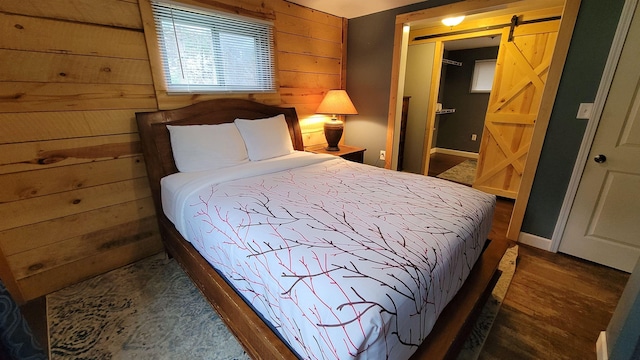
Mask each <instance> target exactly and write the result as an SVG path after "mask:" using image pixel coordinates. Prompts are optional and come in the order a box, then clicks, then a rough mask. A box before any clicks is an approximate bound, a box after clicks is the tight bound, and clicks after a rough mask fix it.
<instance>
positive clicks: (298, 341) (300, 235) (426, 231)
mask: <svg viewBox="0 0 640 360" xmlns="http://www.w3.org/2000/svg"><path fill="white" fill-rule="evenodd" d="M224 170H225V171H224V173H223V174H220V171H218V174H215V173H206V172H204V173H198V174H195V175H194V174H174V175H171V176H169V177H167V178H165V179H163V182H162V183H163V184H162V185H163V193H162V194H163V206H164V210H165V212H166V213H167V215H168V217H169V218H170V219H171V220H172V221H173V222H174V224H175V225H176V227H177V228H178V230H179V231H180V232H181V233H182V234H183V236H184V237H185V238H186V239H188V240H189V241H190V242H191V243H192V244H193V245H194V246H195V248H196V249H198V251H199V252H200V253H201V254H202V255H203V256H204V257H205V258H206V259H207V261H209V263H211V264H212V265H213V266H214V267H215V268H216V269H217V270H218V271H219V272H220V273H222V274H223V275H224V276H225V277H226V278H227V279H228V281H229V282H230V283H231V284H232V285H233V286H234V287H235V288H236V289H237V290H238V291H239V293H241V294H242V295H243V296H244V297H245V299H246V300H247V301H248V302H249V303H250V304H251V305H252V306H253V307H254V308H255V309H256V310H257V311H258V312H259V313H260V314H262V316H263V317H264V318H265V319H267V320H268V321H269V322H271V325H273V326H274V328H275V329H277V331H278V332H279V333H280V335H281V336H282V337H283V338H284V339H285V341H287V342H288V343H289V345H290V346H291V348H292V349H293V350H294V351H296V352H297V354H298V355H299V356H301V357H303V358H309V359H350V358H360V359H385V358H393V359H405V358H408V357H409V356H410V355H411V354H412V353H413V352H414V351H415V350H416V348H417V346H418V345H420V343H421V342H422V341H423V340H424V338H425V337H426V336H427V335H428V334H429V332H430V330H431V328H432V327H433V324H434V323H435V320H436V318H437V317H438V315H439V314H440V312H441V311H442V309H443V308H444V307H445V305H446V304H447V303H448V302H449V300H451V298H452V297H453V296H454V295H455V293H456V292H457V291H458V289H459V288H460V286H461V285H462V283H463V282H464V280H465V279H466V277H467V275H468V274H469V271H470V269H471V267H472V266H473V264H474V263H475V261H476V260H477V258H478V257H479V255H480V253H481V251H482V247H483V244H484V242H485V239H486V237H487V235H488V233H489V228H490V226H491V220H492V216H493V209H494V205H495V197H494V196H492V195H487V194H484V193H482V192H479V191H476V190H474V189H471V188H468V187H465V186H461V185H457V184H454V183H451V182H448V181H445V180H440V179H436V178H431V177H425V176H420V175H414V174H407V173H402V172H395V171H388V170H384V169H379V168H376V167H373V166H368V165H362V164H357V163H353V162H349V161H346V160H342V159H340V158H336V157H333V156H324V157H323V156H318V155H312V154H306V153H300V152H296V153H295V154H292V155H291V156H287V157H283V158H279V159H272V160H270V161H265V162H259V163H258V164H256V163H250V164H243V165H240V166H238V167H237V168H229V169H224Z"/></svg>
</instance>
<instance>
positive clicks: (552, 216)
mask: <svg viewBox="0 0 640 360" xmlns="http://www.w3.org/2000/svg"><path fill="white" fill-rule="evenodd" d="M623 5H624V0H607V1H601V0H582V3H581V5H580V12H579V13H578V20H577V22H576V26H575V29H574V31H573V38H572V39H571V46H570V47H569V53H568V55H567V61H566V63H565V66H564V70H563V72H562V79H561V80H560V87H559V88H558V94H557V96H556V102H555V105H554V107H553V112H552V113H551V120H550V122H549V128H548V130H547V134H546V136H545V141H544V146H543V148H542V153H541V155H540V162H539V164H538V169H537V171H536V177H535V180H534V182H533V188H532V189H531V196H530V197H529V204H528V206H527V211H526V212H525V217H524V222H523V224H522V231H524V232H526V233H530V234H533V235H537V236H541V237H543V238H546V239H551V236H552V234H553V230H554V228H555V225H556V221H557V219H558V215H559V214H560V208H561V207H562V202H563V201H564V195H565V193H566V191H567V187H568V185H569V180H570V179H571V173H572V172H573V165H574V163H575V162H576V157H577V156H578V151H579V150H580V144H581V143H582V137H583V136H584V131H585V128H586V126H587V120H578V119H576V114H577V113H578V106H580V103H590V102H593V101H594V100H595V97H596V93H597V92H598V86H599V85H600V79H601V78H602V72H603V70H604V66H605V63H606V61H607V57H608V55H609V49H610V48H611V42H612V40H613V36H614V34H615V31H616V27H617V26H618V20H619V19H620V12H621V11H622V6H623Z"/></svg>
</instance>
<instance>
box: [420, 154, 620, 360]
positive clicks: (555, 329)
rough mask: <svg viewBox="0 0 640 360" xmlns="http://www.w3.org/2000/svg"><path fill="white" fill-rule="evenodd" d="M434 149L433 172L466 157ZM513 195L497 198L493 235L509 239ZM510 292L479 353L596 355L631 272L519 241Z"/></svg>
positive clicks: (499, 355)
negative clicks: (446, 153) (600, 339)
mask: <svg viewBox="0 0 640 360" xmlns="http://www.w3.org/2000/svg"><path fill="white" fill-rule="evenodd" d="M464 160H465V158H463V157H459V156H451V155H442V154H435V155H432V157H431V162H430V166H429V175H432V174H433V175H432V176H435V175H437V174H439V173H441V172H443V171H445V170H447V169H449V168H451V167H453V166H455V165H457V164H459V163H460V162H462V161H464ZM512 210H513V200H510V199H503V198H498V202H497V206H496V212H495V215H494V221H493V226H492V229H491V234H490V235H489V238H490V239H492V240H498V241H508V240H507V239H506V232H507V228H508V226H509V221H510V219H511V212H512ZM518 254H519V255H518V262H517V266H516V272H515V274H514V277H513V280H512V281H511V285H510V286H509V290H508V291H507V295H506V297H505V299H504V302H503V304H502V307H501V308H500V311H499V313H498V316H497V317H496V319H495V322H494V324H493V327H492V328H491V331H490V333H489V337H488V338H487V341H486V343H485V345H484V347H483V349H482V353H481V354H480V359H482V360H487V359H491V360H494V359H495V360H502V359H554V360H555V359H596V341H597V339H598V336H599V335H600V332H601V331H604V330H606V328H607V325H608V324H609V320H611V315H612V314H613V311H614V310H615V307H616V305H617V303H618V299H619V298H620V295H621V294H622V291H623V290H624V287H625V285H626V283H627V280H628V278H629V274H627V273H625V272H622V271H618V270H615V269H611V268H608V267H605V266H601V265H598V264H594V263H592V262H589V261H585V260H582V259H578V258H575V257H572V256H569V255H564V254H560V253H551V252H548V251H545V250H540V249H537V248H534V247H530V246H527V245H523V244H519V251H518Z"/></svg>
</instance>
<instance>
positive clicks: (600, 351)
mask: <svg viewBox="0 0 640 360" xmlns="http://www.w3.org/2000/svg"><path fill="white" fill-rule="evenodd" d="M596 355H597V359H598V360H609V353H607V332H606V331H601V332H600V336H598V340H597V341H596Z"/></svg>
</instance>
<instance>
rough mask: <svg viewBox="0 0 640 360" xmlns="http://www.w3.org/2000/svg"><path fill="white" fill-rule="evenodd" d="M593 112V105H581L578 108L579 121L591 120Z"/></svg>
mask: <svg viewBox="0 0 640 360" xmlns="http://www.w3.org/2000/svg"><path fill="white" fill-rule="evenodd" d="M592 111H593V103H580V107H579V108H578V115H577V116H576V118H577V119H589V118H591V112H592Z"/></svg>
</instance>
